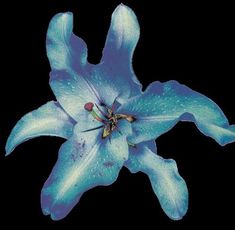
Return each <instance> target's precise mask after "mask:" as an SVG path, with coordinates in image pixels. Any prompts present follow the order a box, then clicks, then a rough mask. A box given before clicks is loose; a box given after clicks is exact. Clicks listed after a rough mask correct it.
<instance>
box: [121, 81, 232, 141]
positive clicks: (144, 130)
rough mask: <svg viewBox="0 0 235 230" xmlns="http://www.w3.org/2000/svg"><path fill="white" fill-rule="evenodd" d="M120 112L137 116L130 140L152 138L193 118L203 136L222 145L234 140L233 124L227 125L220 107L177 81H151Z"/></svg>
mask: <svg viewBox="0 0 235 230" xmlns="http://www.w3.org/2000/svg"><path fill="white" fill-rule="evenodd" d="M119 112H121V113H128V114H131V115H134V116H135V117H136V121H135V122H133V126H132V127H133V133H134V135H133V136H132V138H130V141H132V142H134V143H139V142H141V141H146V140H150V139H155V138H157V137H159V136H160V135H162V134H163V133H165V132H167V131H168V130H169V129H171V128H172V127H173V126H174V125H175V124H176V123H177V122H178V121H180V120H181V121H192V122H194V123H195V124H196V126H197V127H198V129H199V130H200V131H201V132H202V133H203V134H205V135H207V136H210V137H212V138H214V139H215V140H216V141H217V142H218V143H219V144H221V145H225V144H227V143H230V142H233V141H235V126H234V125H229V123H228V120H227V118H226V117H225V115H224V114H223V112H222V110H221V109H220V108H219V106H218V105H217V104H216V103H214V102H213V101H212V100H210V99H209V98H208V97H206V96H204V95H202V94H200V93H197V92H195V91H193V90H191V89H190V88H188V87H187V86H185V85H181V84H180V83H178V82H176V81H168V82H166V83H161V82H153V83H152V84H150V86H149V87H148V88H147V89H146V91H145V92H144V94H143V95H139V96H137V97H134V98H132V99H130V100H129V102H127V103H126V104H124V105H123V106H122V107H121V108H120V110H119Z"/></svg>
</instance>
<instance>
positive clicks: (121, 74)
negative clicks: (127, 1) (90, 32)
mask: <svg viewBox="0 0 235 230" xmlns="http://www.w3.org/2000/svg"><path fill="white" fill-rule="evenodd" d="M139 36H140V28H139V23H138V20H137V18H136V15H135V13H134V12H133V11H132V10H131V9H130V8H129V7H127V6H125V5H123V4H120V5H119V6H118V7H117V8H116V9H115V10H114V12H113V14H112V19H111V25H110V28H109V31H108V35H107V40H106V43H105V47H104V50H103V57H102V60H101V63H102V67H103V68H104V69H105V70H106V71H107V72H110V71H112V72H116V75H117V76H115V78H116V80H117V81H118V82H119V87H120V86H122V84H123V83H124V84H125V85H129V88H131V94H132V96H133V95H134V94H137V93H139V92H140V89H141V84H140V82H139V81H138V79H137V77H136V76H135V74H134V71H133V69H132V57H133V53H134V50H135V47H136V44H137V42H138V40H139ZM122 82H123V83H122ZM128 91H129V90H128ZM128 91H124V90H123V92H122V93H127V92H128Z"/></svg>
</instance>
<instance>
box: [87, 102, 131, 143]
mask: <svg viewBox="0 0 235 230" xmlns="http://www.w3.org/2000/svg"><path fill="white" fill-rule="evenodd" d="M94 107H96V108H97V112H99V113H100V115H101V116H102V117H103V118H102V117H101V116H99V115H98V114H97V112H96V111H95V110H94ZM101 107H102V108H100V107H99V106H98V105H96V104H95V105H94V104H93V103H92V102H88V103H86V104H85V105H84V109H85V110H87V111H88V112H90V113H91V115H92V116H93V117H94V118H95V119H96V120H97V121H99V122H101V123H103V125H102V126H99V127H97V129H98V128H103V132H102V138H103V139H104V138H106V137H108V136H109V135H110V134H111V133H112V132H113V131H114V130H115V129H116V130H117V131H118V132H120V131H119V130H118V120H120V119H126V120H127V121H129V122H133V121H135V118H134V117H133V116H131V115H125V114H115V113H114V105H112V108H111V109H110V108H109V107H107V106H106V105H104V104H102V106H101ZM95 129H96V128H95ZM92 130H94V129H92ZM87 131H89V130H87ZM120 133H121V132H120Z"/></svg>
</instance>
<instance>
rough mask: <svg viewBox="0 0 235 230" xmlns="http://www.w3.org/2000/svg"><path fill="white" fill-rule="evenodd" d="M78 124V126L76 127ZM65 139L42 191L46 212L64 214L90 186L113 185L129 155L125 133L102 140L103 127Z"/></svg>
mask: <svg viewBox="0 0 235 230" xmlns="http://www.w3.org/2000/svg"><path fill="white" fill-rule="evenodd" d="M77 128H78V129H77ZM79 129H80V127H76V128H75V135H74V137H73V138H71V139H70V140H68V141H67V142H65V143H64V144H63V145H62V147H61V149H60V151H59V158H58V161H57V163H56V165H55V167H54V169H53V171H52V173H51V175H50V177H49V178H48V179H47V181H46V183H45V184H44V187H43V189H42V193H41V205H42V210H43V213H44V214H45V215H51V218H52V219H53V220H59V219H62V218H64V217H65V216H66V215H67V214H68V213H69V212H70V211H71V209H72V208H73V207H74V206H75V205H76V204H77V203H78V202H79V200H80V197H81V196H82V194H83V193H84V192H86V191H87V190H89V189H91V188H93V187H95V186H98V185H110V184H111V183H113V182H114V181H115V180H116V179H117V176H118V173H119V171H120V169H121V167H122V166H123V164H124V161H126V160H127V158H128V145H127V142H126V137H125V136H124V135H120V134H119V133H118V132H114V133H113V134H112V136H111V140H109V139H108V138H106V139H103V140H101V130H93V131H90V132H89V131H87V132H76V131H77V130H79Z"/></svg>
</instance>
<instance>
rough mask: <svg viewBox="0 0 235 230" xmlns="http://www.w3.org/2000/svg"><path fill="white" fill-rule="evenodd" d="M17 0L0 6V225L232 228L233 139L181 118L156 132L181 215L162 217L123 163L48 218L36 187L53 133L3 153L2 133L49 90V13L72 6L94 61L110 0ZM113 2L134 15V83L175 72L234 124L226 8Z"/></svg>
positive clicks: (144, 185)
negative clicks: (222, 139)
mask: <svg viewBox="0 0 235 230" xmlns="http://www.w3.org/2000/svg"><path fill="white" fill-rule="evenodd" d="M17 2H18V1H15V2H14V1H11V2H9V3H8V4H4V5H2V6H1V12H2V13H1V40H3V41H2V42H1V57H2V61H1V78H0V87H1V90H0V91H1V92H0V94H1V95H0V100H1V109H0V122H1V123H0V144H1V149H0V153H1V156H0V194H1V195H0V213H1V221H0V228H1V229H6V226H7V227H8V228H9V227H11V226H14V224H16V225H17V227H27V226H32V228H33V227H54V228H55V229H60V228H62V229H72V228H73V229H85V228H86V229H90V228H91V227H93V228H94V229H112V228H114V227H117V228H120V229H121V228H123V229H126V228H127V227H130V229H138V228H141V226H144V227H142V228H144V229H150V228H151V229H152V228H154V229H155V228H156V229H166V228H171V229H175V228H179V229H191V228H193V227H195V226H198V227H200V226H201V227H205V226H208V227H212V226H218V225H219V224H221V225H223V227H225V229H226V228H227V226H230V227H231V228H233V227H234V220H233V219H234V210H233V208H234V205H235V198H234V196H233V194H235V190H234V188H233V187H232V186H233V184H234V161H233V160H234V153H235V152H234V150H235V144H230V145H227V146H225V147H220V146H219V145H218V144H217V143H215V142H214V141H213V140H212V139H210V138H208V137H205V136H203V135H202V134H201V133H200V132H199V131H198V130H197V129H196V128H195V126H194V125H193V124H189V123H187V124H185V123H179V124H178V125H177V126H176V127H175V128H174V129H172V130H171V131H170V132H168V133H167V134H165V135H163V136H162V137H160V138H159V139H158V140H157V143H158V150H159V154H160V155H162V156H163V157H165V158H174V159H175V160H176V161H177V164H178V168H179V172H180V174H181V175H182V176H183V177H184V179H185V180H186V182H187V184H188V188H189V210H188V213H187V215H186V216H185V217H184V219H183V220H181V221H177V222H175V221H172V220H170V219H168V218H167V217H166V216H165V214H164V213H163V211H162V210H161V208H160V206H159V203H158V200H157V198H156V197H155V195H154V193H153V192H152V189H151V186H150V183H149V181H148V178H147V176H145V175H144V174H142V173H137V174H130V173H129V171H128V170H126V169H123V170H122V171H121V173H120V176H119V179H118V180H117V181H116V182H115V183H114V184H113V185H111V186H109V187H97V188H95V189H92V190H90V191H88V192H86V193H85V195H84V196H83V197H82V199H81V201H80V202H79V204H78V205H77V206H76V207H75V208H74V209H73V211H72V212H71V213H70V214H69V215H68V216H67V217H66V218H65V219H63V220H61V221H58V222H54V221H52V220H50V218H49V217H46V216H43V214H42V213H41V209H40V190H41V188H42V186H43V183H44V182H45V180H46V178H47V177H48V175H49V173H50V171H51V169H52V167H53V165H54V163H55V161H56V158H57V152H58V149H59V147H60V145H61V144H62V143H63V140H62V139H59V138H49V137H40V138H37V139H33V140H31V141H28V142H26V143H24V144H22V145H20V146H19V147H18V148H17V149H16V150H15V151H14V153H13V154H12V155H10V156H9V157H7V158H5V157H4V145H5V142H6V139H7V136H8V135H9V133H10V130H11V129H12V128H13V126H14V125H15V123H16V122H17V120H18V119H20V118H21V117H22V116H23V115H24V114H26V113H27V112H29V111H31V110H33V109H35V108H38V107H39V106H40V105H42V104H44V103H46V102H47V101H49V100H52V99H54V95H53V93H52V91H51V89H50V88H49V84H48V78H49V71H50V67H49V63H48V60H47V57H46V53H45V37H46V30H47V26H48V23H49V21H50V19H51V18H52V16H53V15H55V14H56V13H58V12H65V11H72V12H73V13H74V20H75V21H74V24H75V25H74V32H75V33H76V34H77V35H79V36H81V37H82V38H83V39H84V40H85V41H86V43H87V45H88V48H89V61H90V62H92V63H98V62H99V59H100V57H101V52H102V48H103V45H104V41H105V38H106V32H107V30H108V28H109V23H110V16H111V13H112V12H113V10H114V9H115V7H116V6H117V5H118V4H119V3H120V1H86V0H76V1H56V0H50V1H49V0H48V1H35V2H33V3H30V1H20V4H19V3H17ZM122 2H123V3H124V4H127V5H128V6H130V7H131V8H132V9H133V10H134V11H135V13H136V14H137V17H138V20H139V23H140V27H141V38H140V41H139V43H138V46H137V48H136V51H135V55H134V63H133V64H134V69H135V72H136V74H137V76H138V78H139V79H140V81H141V82H142V83H143V85H144V87H146V86H147V85H148V84H149V83H150V82H152V81H155V80H160V81H167V80H170V79H175V80H178V81H179V82H180V83H183V84H186V85H188V86H189V87H191V88H193V89H194V90H196V91H199V92H201V93H203V94H205V95H207V96H208V97H210V98H211V99H212V100H214V101H215V102H216V103H217V104H218V105H220V107H221V108H222V109H223V111H224V112H225V114H226V115H227V116H228V118H229V120H230V122H231V123H235V110H234V95H235V93H234V83H233V79H234V69H233V68H232V66H233V65H234V63H233V62H232V55H233V56H234V47H232V45H233V44H234V35H233V33H232V32H233V30H234V26H233V23H232V14H231V9H232V7H231V6H229V5H225V4H224V5H216V4H215V3H213V4H211V5H205V4H198V5H197V4H193V3H190V4H188V3H187V4H179V3H171V2H165V1H164V2H165V4H162V3H158V2H155V1H146V0H144V1H134V0H133V1H131V0H130V1H124V0H123V1H122ZM151 2H152V3H151ZM153 3H154V4H153ZM230 208H231V211H230ZM1 225H2V226H1ZM232 226H233V227H232ZM74 227H75V228H74Z"/></svg>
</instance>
